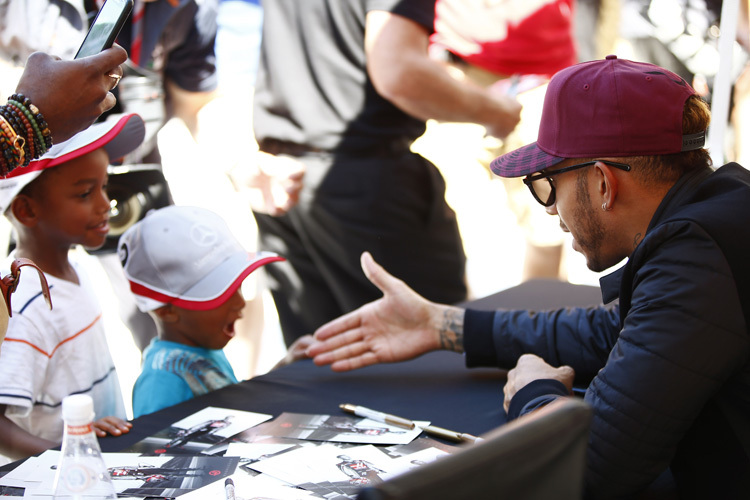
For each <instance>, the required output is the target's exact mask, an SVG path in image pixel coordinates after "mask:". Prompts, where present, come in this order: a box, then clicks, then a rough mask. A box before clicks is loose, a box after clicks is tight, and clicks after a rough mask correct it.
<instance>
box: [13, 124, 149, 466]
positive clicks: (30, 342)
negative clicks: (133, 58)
mask: <svg viewBox="0 0 750 500" xmlns="http://www.w3.org/2000/svg"><path fill="white" fill-rule="evenodd" d="M113 118H114V119H111V120H107V121H105V122H102V123H98V124H95V125H92V126H91V127H89V128H88V129H86V130H84V131H83V132H80V133H79V134H77V135H75V136H73V137H72V138H71V139H69V140H68V141H65V142H62V143H60V144H56V145H54V146H53V147H52V148H51V149H50V150H49V151H48V152H47V154H46V155H44V156H42V157H41V158H39V159H38V160H36V161H33V162H31V164H29V166H28V167H27V168H19V169H16V170H14V171H13V172H11V173H10V175H9V176H8V177H7V178H5V179H0V211H2V212H3V213H4V214H5V216H6V217H8V219H9V220H10V221H11V224H12V225H13V228H14V231H15V235H16V248H15V250H14V252H13V254H12V255H11V256H10V257H9V260H8V262H7V263H6V265H5V267H6V268H7V267H9V266H10V261H11V260H13V259H14V258H26V259H30V260H32V261H33V262H35V263H36V265H37V266H39V267H40V268H41V269H42V271H44V274H45V276H46V278H47V281H48V283H49V288H50V290H51V293H52V301H53V304H54V308H53V309H52V310H50V309H49V308H48V307H47V304H46V303H45V301H44V299H43V297H42V294H41V287H40V283H39V281H38V280H22V281H21V282H20V285H19V287H18V289H17V291H16V292H15V293H14V296H13V302H12V311H11V313H12V316H11V318H10V321H9V324H8V332H7V335H6V338H5V342H4V343H3V348H2V350H0V453H3V454H4V455H7V456H9V457H12V458H21V457H26V456H29V455H33V454H36V453H39V452H41V451H43V450H46V449H48V448H50V447H53V446H56V445H57V444H59V443H60V441H61V440H62V435H63V420H62V415H61V404H62V400H63V398H64V397H66V396H68V395H70V394H74V393H76V394H89V395H90V396H91V397H92V398H93V400H94V411H95V414H96V416H97V418H98V419H99V420H97V421H96V422H95V424H94V426H95V427H96V432H97V434H98V435H99V436H104V435H105V434H106V433H110V434H113V435H120V434H122V433H124V432H128V431H129V429H130V427H131V424H130V423H128V422H125V420H124V419H125V418H126V414H125V406H124V404H123V399H122V394H121V392H120V383H119V381H118V378H117V372H116V371H115V365H114V363H113V362H112V358H111V356H110V352H109V347H108V345H107V339H106V336H105V333H104V325H103V321H102V309H101V306H100V304H99V301H98V299H97V294H96V291H95V290H94V289H93V287H92V284H91V282H90V280H89V278H88V277H87V276H86V274H85V272H84V270H83V268H82V267H81V266H79V265H78V264H77V263H76V262H74V261H72V260H71V259H70V257H69V255H68V253H69V250H70V249H71V247H72V246H75V245H82V246H84V247H85V248H88V249H95V248H98V247H100V246H102V245H103V244H104V242H105V240H106V237H107V233H108V231H109V224H108V220H109V208H110V206H109V198H108V197H107V193H106V191H105V189H106V186H107V178H108V175H107V170H108V166H109V164H110V162H113V161H115V160H117V159H119V158H120V157H122V156H124V155H126V154H127V153H129V152H131V151H132V150H134V149H135V148H136V147H137V146H138V145H139V144H140V143H141V141H142V140H143V136H144V132H145V128H144V124H143V120H142V119H141V118H140V117H139V116H138V115H124V116H119V117H113Z"/></svg>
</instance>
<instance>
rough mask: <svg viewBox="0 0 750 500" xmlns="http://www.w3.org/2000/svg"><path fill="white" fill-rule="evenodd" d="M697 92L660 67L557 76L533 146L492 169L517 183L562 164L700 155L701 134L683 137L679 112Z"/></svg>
mask: <svg viewBox="0 0 750 500" xmlns="http://www.w3.org/2000/svg"><path fill="white" fill-rule="evenodd" d="M693 94H695V90H693V88H692V87H691V86H690V85H688V83H687V82H686V81H685V80H683V79H682V78H680V77H679V76H677V75H676V74H674V73H672V72H671V71H668V70H666V69H664V68H661V67H659V66H655V65H653V64H648V63H640V62H633V61H628V60H626V59H618V58H617V56H607V57H606V59H603V60H597V61H590V62H584V63H580V64H576V65H573V66H570V67H568V68H565V69H563V70H561V71H559V72H557V73H556V74H555V75H554V76H553V77H552V79H551V80H550V83H549V86H548V88H547V93H546V95H545V97H544V108H543V109H542V121H541V124H540V125H539V136H538V138H537V141H536V142H534V143H532V144H529V145H527V146H524V147H522V148H519V149H516V150H515V151H511V152H510V153H507V154H505V155H503V156H500V157H499V158H496V159H495V160H494V161H493V162H492V164H491V168H492V171H493V172H494V173H495V174H496V175H499V176H500V177H522V176H526V175H529V174H533V173H534V172H539V171H540V170H543V169H545V168H549V167H551V166H553V165H556V164H557V163H560V162H561V161H563V160H565V159H567V158H596V157H623V156H647V155H661V154H670V153H679V152H681V151H690V150H693V149H700V148H702V147H703V145H704V143H705V135H706V134H705V131H703V132H700V133H698V134H692V135H686V136H683V134H682V111H683V107H684V105H685V101H686V100H687V99H688V97H690V96H691V95H693Z"/></svg>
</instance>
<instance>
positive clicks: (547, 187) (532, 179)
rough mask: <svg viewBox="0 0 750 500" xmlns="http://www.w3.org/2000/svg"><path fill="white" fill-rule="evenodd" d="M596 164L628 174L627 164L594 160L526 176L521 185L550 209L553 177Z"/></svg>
mask: <svg viewBox="0 0 750 500" xmlns="http://www.w3.org/2000/svg"><path fill="white" fill-rule="evenodd" d="M598 162H602V163H605V164H607V165H609V166H610V167H615V168H619V169H620V170H624V171H626V172H630V165H628V164H627V163H617V162H616V161H609V160H594V161H587V162H586V163H579V164H577V165H571V166H569V167H565V168H561V169H560V170H553V171H552V172H544V171H542V172H537V173H535V174H531V175H527V176H526V177H524V179H523V183H524V184H526V185H527V186H528V187H529V190H530V191H531V194H532V195H534V199H535V200H536V201H538V202H539V203H541V204H542V206H545V207H551V206H552V205H554V203H555V184H554V183H553V182H552V179H550V177H552V176H553V175H558V174H562V173H565V172H570V171H571V170H578V169H579V168H584V167H590V166H591V165H596V164H597V163H598Z"/></svg>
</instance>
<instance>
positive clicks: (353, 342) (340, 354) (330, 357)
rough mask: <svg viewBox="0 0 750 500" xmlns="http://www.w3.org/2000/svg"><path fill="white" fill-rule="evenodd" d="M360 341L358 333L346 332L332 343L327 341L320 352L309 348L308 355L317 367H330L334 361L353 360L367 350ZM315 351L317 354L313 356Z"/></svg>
mask: <svg viewBox="0 0 750 500" xmlns="http://www.w3.org/2000/svg"><path fill="white" fill-rule="evenodd" d="M342 337H343V338H342ZM360 339H361V336H360V335H359V333H358V332H347V333H345V334H343V335H341V336H339V337H336V338H335V339H334V340H333V341H329V342H328V343H327V344H326V346H325V349H323V350H322V351H317V350H314V349H313V347H311V348H310V349H308V355H310V356H311V357H312V358H313V360H314V362H315V364H317V365H330V364H331V363H333V362H335V361H340V360H342V359H349V358H354V357H357V356H359V355H361V354H362V353H365V352H367V351H368V350H369V347H368V346H367V344H366V343H365V342H362V341H361V340H360ZM316 351H317V352H318V353H317V354H313V352H316Z"/></svg>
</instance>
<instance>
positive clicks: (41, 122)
mask: <svg viewBox="0 0 750 500" xmlns="http://www.w3.org/2000/svg"><path fill="white" fill-rule="evenodd" d="M9 100H13V101H16V102H20V103H21V104H22V105H23V106H25V107H26V108H28V109H29V110H30V111H31V113H32V115H33V117H34V120H35V121H36V123H37V125H38V126H39V129H40V130H41V132H42V135H43V136H44V143H45V146H46V147H47V149H49V148H51V147H52V132H50V129H49V126H48V125H47V121H46V120H45V119H44V115H42V113H41V112H40V111H39V108H37V107H36V106H34V104H32V102H31V100H30V99H29V98H28V97H26V96H25V95H23V94H13V95H11V96H10V98H9Z"/></svg>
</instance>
